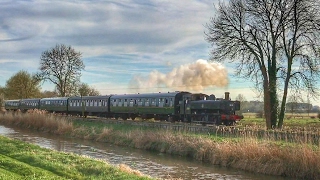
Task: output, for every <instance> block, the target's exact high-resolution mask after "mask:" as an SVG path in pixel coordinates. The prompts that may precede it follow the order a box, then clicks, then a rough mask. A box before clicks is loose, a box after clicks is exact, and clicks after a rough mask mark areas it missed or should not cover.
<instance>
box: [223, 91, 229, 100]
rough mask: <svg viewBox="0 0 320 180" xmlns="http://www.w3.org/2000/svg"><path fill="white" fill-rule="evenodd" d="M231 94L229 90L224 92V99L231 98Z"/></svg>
mask: <svg viewBox="0 0 320 180" xmlns="http://www.w3.org/2000/svg"><path fill="white" fill-rule="evenodd" d="M229 95H230V93H229V92H225V93H224V99H225V100H230V98H229Z"/></svg>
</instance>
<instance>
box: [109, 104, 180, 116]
mask: <svg viewBox="0 0 320 180" xmlns="http://www.w3.org/2000/svg"><path fill="white" fill-rule="evenodd" d="M110 111H111V112H113V113H134V114H173V113H174V108H173V107H156V106H147V107H145V106H131V107H130V106H128V107H124V106H111V107H110Z"/></svg>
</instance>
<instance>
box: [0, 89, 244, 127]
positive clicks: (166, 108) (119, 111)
mask: <svg viewBox="0 0 320 180" xmlns="http://www.w3.org/2000/svg"><path fill="white" fill-rule="evenodd" d="M229 94H230V93H229V92H225V97H224V98H216V97H215V95H206V94H202V93H190V92H185V91H175V92H165V93H163V92H159V93H137V94H122V95H117V94H115V95H105V96H82V97H79V96H74V97H54V98H34V99H19V100H6V101H5V109H6V110H7V111H16V110H20V111H22V112H26V111H28V110H30V109H40V110H46V111H48V112H54V113H62V114H66V115H73V116H85V117H87V116H99V117H106V118H115V119H119V118H121V119H123V120H127V119H129V118H130V119H132V120H135V119H136V118H141V119H151V118H154V119H155V120H160V121H169V122H176V121H180V122H187V123H200V124H203V125H206V124H214V125H227V126H229V125H234V124H235V123H236V122H237V121H240V120H241V119H242V117H241V116H239V115H237V114H236V111H238V110H240V102H239V101H232V100H231V99H230V98H229Z"/></svg>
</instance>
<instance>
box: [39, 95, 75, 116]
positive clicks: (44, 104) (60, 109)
mask: <svg viewBox="0 0 320 180" xmlns="http://www.w3.org/2000/svg"><path fill="white" fill-rule="evenodd" d="M68 99H69V97H54V98H43V99H41V100H40V109H41V110H46V111H48V112H55V113H64V114H67V113H68Z"/></svg>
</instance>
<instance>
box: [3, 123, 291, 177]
mask: <svg viewBox="0 0 320 180" xmlns="http://www.w3.org/2000/svg"><path fill="white" fill-rule="evenodd" d="M0 135H2V136H6V137H10V138H13V139H19V140H22V141H25V142H28V143H33V144H37V145H39V146H41V147H44V148H49V149H54V150H57V151H63V152H72V153H75V154H80V155H85V156H89V157H91V158H97V159H102V160H105V161H107V162H109V163H111V164H114V165H117V164H126V165H128V166H130V167H131V168H132V169H135V170H139V171H140V172H142V173H143V174H146V175H149V176H151V177H155V178H164V179H166V178H168V179H170V178H181V179H186V180H187V179H203V180H207V179H216V180H229V179H230V180H231V179H232V180H244V179H245V180H287V179H286V178H282V177H276V176H266V175H260V174H253V173H248V172H245V171H241V170H236V169H230V168H223V167H219V166H214V165H209V164H204V163H201V162H198V161H194V160H191V159H188V158H185V157H178V156H172V155H168V154H162V153H154V152H149V151H145V150H139V149H134V148H128V147H121V146H115V145H112V144H107V143H101V142H92V141H86V140H79V139H73V138H65V137H60V136H56V135H51V134H45V133H39V132H34V131H30V130H25V129H18V128H8V127H5V126H0Z"/></svg>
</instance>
